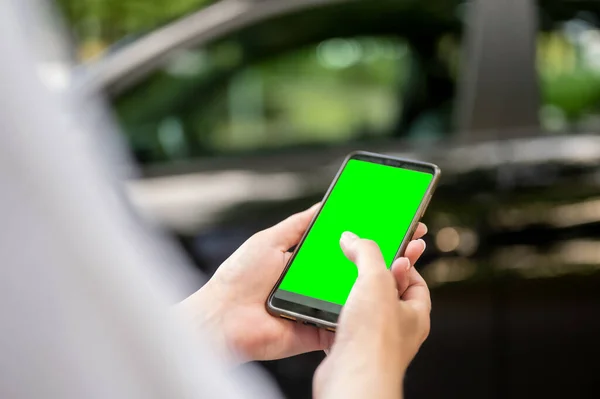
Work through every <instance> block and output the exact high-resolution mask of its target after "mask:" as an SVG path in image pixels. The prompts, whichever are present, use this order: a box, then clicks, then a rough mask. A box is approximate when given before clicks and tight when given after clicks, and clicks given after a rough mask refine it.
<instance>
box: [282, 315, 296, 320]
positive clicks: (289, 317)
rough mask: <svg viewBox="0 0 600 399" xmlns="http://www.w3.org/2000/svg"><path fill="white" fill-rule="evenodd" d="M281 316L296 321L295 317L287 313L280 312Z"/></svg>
mask: <svg viewBox="0 0 600 399" xmlns="http://www.w3.org/2000/svg"><path fill="white" fill-rule="evenodd" d="M279 317H281V318H282V319H288V320H291V321H296V318H295V317H292V316H288V315H286V314H280V315H279Z"/></svg>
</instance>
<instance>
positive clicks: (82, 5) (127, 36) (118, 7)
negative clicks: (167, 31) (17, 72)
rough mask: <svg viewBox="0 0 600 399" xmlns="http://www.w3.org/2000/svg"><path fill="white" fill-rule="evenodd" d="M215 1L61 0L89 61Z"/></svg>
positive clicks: (81, 53) (85, 57) (83, 55)
mask: <svg viewBox="0 0 600 399" xmlns="http://www.w3.org/2000/svg"><path fill="white" fill-rule="evenodd" d="M214 2H215V0H152V1H147V0H57V4H58V5H59V7H60V9H61V10H62V12H63V14H64V16H65V18H66V19H67V21H68V23H69V26H70V27H71V30H72V32H73V35H74V36H75V38H76V40H77V41H78V45H79V50H80V51H79V52H80V56H81V58H82V59H83V60H87V59H90V58H93V57H95V56H98V55H99V54H101V53H102V52H103V51H105V50H106V49H107V48H109V47H110V46H114V45H119V42H122V41H128V40H131V39H132V38H135V37H137V36H139V35H141V34H143V33H145V32H148V31H150V30H152V29H155V28H157V27H158V26H161V25H164V24H166V23H167V22H169V21H172V20H174V19H176V18H179V17H181V16H183V15H185V14H189V13H190V12H193V11H195V10H197V9H200V8H202V7H205V6H207V5H209V4H212V3H214Z"/></svg>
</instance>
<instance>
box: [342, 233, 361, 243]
mask: <svg viewBox="0 0 600 399" xmlns="http://www.w3.org/2000/svg"><path fill="white" fill-rule="evenodd" d="M357 238H358V236H357V235H356V234H354V233H351V232H349V231H344V232H343V233H342V237H341V238H340V242H341V243H342V244H343V245H344V246H346V247H347V246H348V245H350V244H351V243H352V242H353V241H354V240H356V239H357Z"/></svg>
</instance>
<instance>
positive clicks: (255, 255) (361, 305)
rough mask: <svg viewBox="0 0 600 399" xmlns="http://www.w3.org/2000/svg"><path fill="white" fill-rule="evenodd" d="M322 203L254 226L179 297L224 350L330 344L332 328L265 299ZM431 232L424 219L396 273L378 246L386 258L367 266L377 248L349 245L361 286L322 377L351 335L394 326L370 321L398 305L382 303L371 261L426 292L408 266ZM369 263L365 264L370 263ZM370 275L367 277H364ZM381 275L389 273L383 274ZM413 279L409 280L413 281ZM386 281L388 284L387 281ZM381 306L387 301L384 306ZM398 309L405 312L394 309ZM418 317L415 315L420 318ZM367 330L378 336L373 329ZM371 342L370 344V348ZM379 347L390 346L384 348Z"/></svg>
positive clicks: (247, 354) (275, 353) (257, 351)
mask: <svg viewBox="0 0 600 399" xmlns="http://www.w3.org/2000/svg"><path fill="white" fill-rule="evenodd" d="M318 207H319V205H318V204H317V205H315V206H313V207H312V208H310V209H308V210H306V211H304V212H301V213H298V214H295V215H293V216H291V217H289V218H287V219H286V220H284V221H282V222H281V223H279V224H277V225H275V226H273V227H271V228H269V229H266V230H263V231H261V232H259V233H257V234H255V235H254V236H253V237H251V238H250V239H249V240H248V241H246V242H245V243H244V244H243V245H242V246H241V247H240V248H239V249H238V250H237V251H236V252H235V253H234V254H233V255H231V257H230V258H229V259H227V260H226V261H225V262H224V263H223V264H222V265H221V267H220V268H219V269H218V270H217V272H216V273H215V275H214V276H213V277H212V278H211V279H210V281H209V282H208V283H207V284H206V285H205V286H204V287H203V288H202V289H200V290H199V291H198V292H196V293H195V294H193V295H192V296H190V297H189V298H187V299H186V300H184V301H183V302H182V303H181V304H180V305H179V307H180V309H181V310H182V312H183V313H184V315H186V317H187V318H188V319H189V320H191V323H192V324H193V326H194V327H197V328H199V329H203V330H208V331H209V332H212V333H213V336H215V337H216V338H217V339H218V340H219V342H218V345H219V347H220V350H221V351H222V352H226V353H227V354H229V355H233V356H232V357H233V358H237V359H239V358H242V359H243V360H272V359H279V358H284V357H289V356H293V355H297V354H300V353H306V352H311V351H316V350H323V349H327V348H329V347H331V345H332V342H333V338H334V334H333V333H331V332H329V331H326V330H323V329H317V328H314V327H311V326H306V325H303V324H300V323H294V322H290V321H288V320H284V319H281V318H276V317H273V316H272V315H270V314H269V313H268V312H267V310H266V308H265V301H266V299H267V297H268V296H269V293H270V292H271V289H272V288H273V286H274V285H275V283H276V282H277V280H278V278H279V276H280V275H281V273H282V272H283V270H284V268H285V265H286V263H287V261H288V259H289V257H290V253H289V252H287V250H288V249H289V248H291V247H293V246H295V245H296V244H298V242H299V241H300V239H301V238H302V235H303V234H304V232H305V231H306V229H307V228H308V226H309V224H310V221H311V220H312V218H313V216H314V214H315V212H316V211H317V209H318ZM426 232H427V228H426V227H425V225H424V224H419V226H418V228H417V230H416V232H415V234H414V237H413V240H412V241H411V242H410V244H409V245H408V247H407V249H406V251H405V256H406V257H405V258H400V259H398V260H397V261H396V262H395V264H394V266H393V268H392V272H393V273H390V272H389V271H388V270H386V268H385V265H384V264H383V260H382V259H381V254H379V260H380V263H381V264H376V265H375V264H373V265H372V264H371V263H373V262H369V264H368V265H367V266H365V267H363V266H364V265H363V263H364V262H367V260H368V259H370V258H369V257H368V256H375V257H376V255H360V254H362V253H363V250H362V246H363V245H362V244H361V245H359V246H358V247H357V248H356V249H355V250H351V253H352V254H354V255H350V256H356V258H355V259H357V262H358V263H359V275H360V276H361V277H359V282H360V283H357V287H355V289H354V290H353V294H352V299H351V302H349V310H348V311H344V313H343V314H347V315H345V316H342V319H341V320H340V323H342V324H340V327H339V330H338V333H337V337H336V338H335V339H336V343H335V344H334V346H333V347H334V349H333V352H332V358H331V359H330V358H328V359H327V360H326V362H325V364H324V366H323V367H322V368H321V369H320V371H319V374H320V376H321V380H323V377H324V376H325V374H327V372H326V370H327V367H330V366H327V365H328V364H331V363H332V362H335V360H334V359H335V358H337V357H339V356H340V355H341V354H342V353H341V352H344V351H345V349H343V348H344V347H345V346H346V347H347V346H348V345H349V344H351V341H353V340H356V339H358V341H357V342H362V341H360V340H362V339H364V340H365V342H368V341H371V345H372V344H373V342H375V341H377V340H376V339H375V338H376V337H380V336H382V334H384V332H385V334H384V335H385V336H388V335H390V334H392V333H393V332H394V331H395V330H394V331H392V330H389V329H390V328H391V327H390V326H385V325H381V323H379V324H377V323H371V322H369V321H368V320H369V318H375V317H376V316H377V315H378V314H380V310H381V312H391V310H390V309H388V308H391V307H393V305H398V303H397V301H396V302H394V303H393V305H390V303H389V302H390V301H387V302H386V303H377V300H375V298H374V296H377V297H379V296H382V295H386V294H385V292H386V290H382V292H378V291H379V288H377V287H376V286H377V284H375V281H370V280H372V278H371V277H372V276H371V274H370V273H371V272H370V271H369V270H370V269H373V271H376V269H377V268H380V269H381V271H380V272H378V273H375V274H376V275H377V276H379V277H382V276H381V275H385V276H387V277H386V278H387V279H388V280H389V281H391V282H394V280H395V283H394V284H395V285H394V284H392V285H393V286H394V293H395V292H396V287H397V289H398V290H399V292H404V291H405V289H406V287H407V286H408V289H406V292H404V298H405V299H406V298H411V296H413V295H415V293H418V292H419V289H421V292H424V291H423V288H422V286H420V284H424V282H422V279H420V277H419V276H418V273H417V272H416V271H415V270H414V268H412V267H409V268H408V269H409V271H407V270H406V269H407V265H413V264H414V263H415V262H416V261H417V260H418V258H419V257H420V256H421V254H422V253H423V250H424V249H425V243H424V241H423V240H421V239H420V238H421V237H422V236H423V235H424V234H425V233H426ZM356 251H357V252H356ZM351 259H352V258H351ZM361 268H362V269H363V271H362V272H361ZM365 268H367V269H366V270H364V269H365ZM365 273H367V277H364V276H363V275H364V274H365ZM369 276H371V277H369ZM392 276H393V277H392ZM365 280H367V281H366V282H365ZM381 280H385V278H382V279H381ZM365 284H366V285H365ZM409 284H411V285H410V286H409ZM383 285H384V286H385V283H383ZM388 286H389V284H388ZM419 287H421V288H419ZM425 290H426V286H425ZM388 291H389V290H388ZM396 295H397V294H396ZM388 296H389V294H388ZM369 303H373V306H372V307H371V308H368V306H367V304H369ZM347 306H348V305H347ZM382 306H383V308H382V309H380V308H381V307H382ZM399 306H400V305H399ZM403 306H404V305H403ZM406 306H412V302H411V305H406ZM394 317H400V316H399V315H395V316H394ZM402 317H404V316H402ZM381 321H382V320H379V321H378V322H381ZM390 321H391V319H389V320H387V322H390ZM412 321H417V319H416V318H415V319H414V320H412ZM406 327H408V326H405V328H406ZM396 328H398V327H396ZM414 328H416V327H414ZM378 329H381V330H380V331H379V330H378ZM353 330H356V331H353ZM365 330H366V331H365ZM388 330H389V331H388ZM400 332H403V331H400ZM365 333H366V334H365ZM354 334H357V335H356V337H357V338H352V337H353V335H354ZM369 334H372V336H370V337H369ZM365 335H366V336H367V337H365ZM390 339H392V338H390ZM398 339H402V338H401V337H396V338H395V340H394V339H392V341H394V342H395V344H398V342H396V341H398ZM411 340H412V338H411ZM382 344H383V343H382ZM404 345H405V346H406V348H402V350H399V352H400V353H401V354H402V355H403V356H405V358H407V357H412V355H410V353H411V352H410V351H411V350H413V349H412V348H413V347H414V344H413V343H412V341H410V342H409V341H407V342H406V343H405V344H404ZM351 346H352V345H350V347H351ZM367 347H368V346H365V348H367ZM380 349H383V350H384V351H387V349H386V348H380ZM352 353H355V355H356V356H358V358H357V359H359V358H360V359H364V360H365V361H366V360H367V359H366V358H365V357H364V355H365V354H362V355H361V353H360V349H359V350H358V351H356V350H355V351H352V350H349V351H348V354H347V355H346V358H347V357H348V356H352V355H351V354H352ZM386 353H387V352H386ZM360 356H363V357H362V358H361V357H360ZM353 362H354V360H351V361H350V363H353ZM336 367H337V366H336ZM339 367H340V369H343V368H344V365H343V364H341V365H339ZM367 369H372V367H371V366H369V367H366V368H365V370H363V371H365V372H366V370H367ZM378 370H379V369H378ZM363 371H361V373H362V372H363ZM382 372H383V373H388V372H386V371H382ZM339 375H340V372H338V373H337V374H336V376H339ZM335 381H337V380H335V378H334V380H333V381H332V383H335ZM340 383H343V382H340ZM323 389H324V385H322V384H319V390H320V391H323ZM338 397H340V396H338Z"/></svg>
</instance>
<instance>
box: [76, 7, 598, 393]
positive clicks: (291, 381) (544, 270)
mask: <svg viewBox="0 0 600 399" xmlns="http://www.w3.org/2000/svg"><path fill="white" fill-rule="evenodd" d="M599 26H600V6H599V5H598V4H597V3H595V2H585V1H582V2H569V1H559V0H556V1H540V2H539V3H534V2H533V1H520V2H507V1H504V0H477V1H468V2H466V1H459V0H436V1H430V2H418V1H411V0H405V1H400V0H395V1H391V0H377V1H375V0H371V1H349V0H347V1H343V0H301V1H300V0H287V1H281V0H262V1H250V0H248V1H230V0H225V1H221V2H217V3H215V4H213V5H211V6H209V7H207V8H205V9H202V10H200V11H197V12H195V13H193V14H190V15H188V16H186V17H184V18H182V19H179V20H176V21H173V22H172V23H170V24H168V25H166V26H164V27H162V28H159V29H157V30H156V31H154V32H151V33H149V34H147V35H145V36H142V37H141V38H139V39H137V40H134V41H133V42H131V43H129V44H126V45H124V46H123V47H122V48H120V49H118V50H115V51H113V52H111V53H109V54H108V55H107V56H106V57H104V58H102V59H100V60H99V61H97V62H96V63H94V64H92V65H91V66H90V67H89V70H88V74H87V80H86V82H85V85H84V86H85V87H86V88H87V89H90V90H97V91H101V92H102V93H104V94H106V95H107V96H108V98H109V99H110V101H111V104H112V106H113V109H114V111H115V115H116V117H117V120H118V121H119V122H120V125H121V128H122V130H123V133H124V136H123V137H124V140H125V141H126V143H127V144H128V146H129V148H130V149H131V152H132V155H133V156H134V158H135V159H136V161H137V162H138V164H139V165H140V168H141V171H142V176H141V177H140V178H139V179H136V180H134V181H132V182H131V184H130V187H129V189H130V194H131V197H132V199H133V200H134V202H135V203H136V204H137V206H138V207H139V208H140V210H142V212H144V213H145V214H146V215H148V216H149V217H150V218H152V219H153V220H155V221H156V222H157V223H159V224H160V225H162V226H164V227H165V228H167V229H168V230H170V231H171V232H173V234H174V235H175V236H176V237H178V239H179V240H180V242H181V243H182V245H183V246H184V248H185V249H186V250H187V251H188V253H189V254H190V256H191V257H192V258H193V259H194V261H195V262H196V264H197V265H198V267H199V268H201V269H203V270H204V271H206V272H208V273H212V272H214V270H215V269H216V268H217V267H218V265H219V264H220V263H221V262H222V261H223V260H224V259H225V258H226V257H227V256H228V255H229V254H230V253H231V252H233V251H234V250H235V249H236V248H237V247H238V246H239V245H240V244H241V243H242V242H243V241H244V240H245V239H246V238H247V237H249V236H250V235H251V234H252V233H254V232H255V231H257V230H259V229H262V228H265V227H267V226H269V225H272V224H273V223H275V222H277V221H279V220H281V219H283V218H284V217H286V216H287V215H289V214H290V213H292V212H295V211H299V210H301V209H304V208H306V207H308V206H310V205H311V204H313V203H315V202H316V201H318V200H320V198H321V197H322V195H323V193H324V192H325V190H326V188H327V186H328V184H329V183H330V181H331V179H332V177H333V175H334V173H335V171H336V170H337V168H338V166H339V163H340V162H341V159H342V158H343V156H344V155H345V154H347V153H348V152H350V151H352V150H355V149H362V150H369V151H374V152H383V153H389V154H394V155H399V156H404V157H409V158H415V159H422V160H427V161H430V162H434V163H437V164H438V165H439V166H440V167H441V169H442V171H443V178H442V181H441V184H440V186H439V188H438V190H437V192H436V194H435V196H434V199H433V201H432V203H431V206H430V209H429V210H428V212H427V215H426V218H425V219H426V220H425V221H426V222H427V223H428V225H429V227H430V234H429V237H428V239H427V242H428V249H427V251H426V253H425V255H424V256H423V259H422V261H421V262H420V264H419V265H418V268H419V269H420V271H421V272H422V273H423V275H424V276H425V277H426V279H427V281H428V283H429V284H430V287H431V290H432V297H433V304H434V306H433V308H434V310H433V313H432V333H431V336H430V338H429V339H428V341H427V342H426V344H425V345H424V346H423V349H422V350H421V352H420V353H419V355H418V356H417V358H416V359H415V361H414V363H413V365H412V366H411V368H410V369H409V371H408V373H407V376H406V397H408V398H412V397H414V398H417V397H420V398H423V397H425V398H433V397H444V398H448V397H456V398H482V397H484V398H485V397H490V398H521V397H523V398H525V397H531V396H533V397H546V398H549V397H556V398H558V397H564V396H567V395H568V396H569V397H596V396H597V395H598V392H599V389H598V388H599V387H598V382H596V381H597V377H596V370H597V368H596V367H595V366H596V359H597V358H599V356H600V346H599V345H598V344H597V343H596V340H597V337H599V336H600V321H599V320H598V319H599V318H598V317H597V315H598V314H600V290H598V288H597V287H598V283H599V282H600V273H599V270H600V245H599V243H600V194H599V193H600V191H599V189H600V169H599V166H598V165H600V163H599V162H600V137H598V136H597V135H595V134H594V133H595V131H596V129H598V128H599V127H600V122H599V121H600V103H599V102H598V101H599V100H600V78H599V77H600V63H599V62H598V61H597V60H596V58H595V57H597V58H598V59H600V30H599V28H598V27H599ZM322 356H323V355H322V354H309V355H305V356H300V357H297V358H294V359H288V360H282V361H277V362H267V363H265V367H267V369H268V370H269V371H270V372H271V373H273V375H274V376H275V377H276V379H277V381H278V382H279V384H280V386H281V387H282V389H283V391H284V393H285V394H286V395H287V396H288V397H289V398H306V397H310V396H311V383H310V381H311V378H312V373H313V371H314V368H315V367H316V365H317V364H318V362H319V361H320V359H322Z"/></svg>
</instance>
